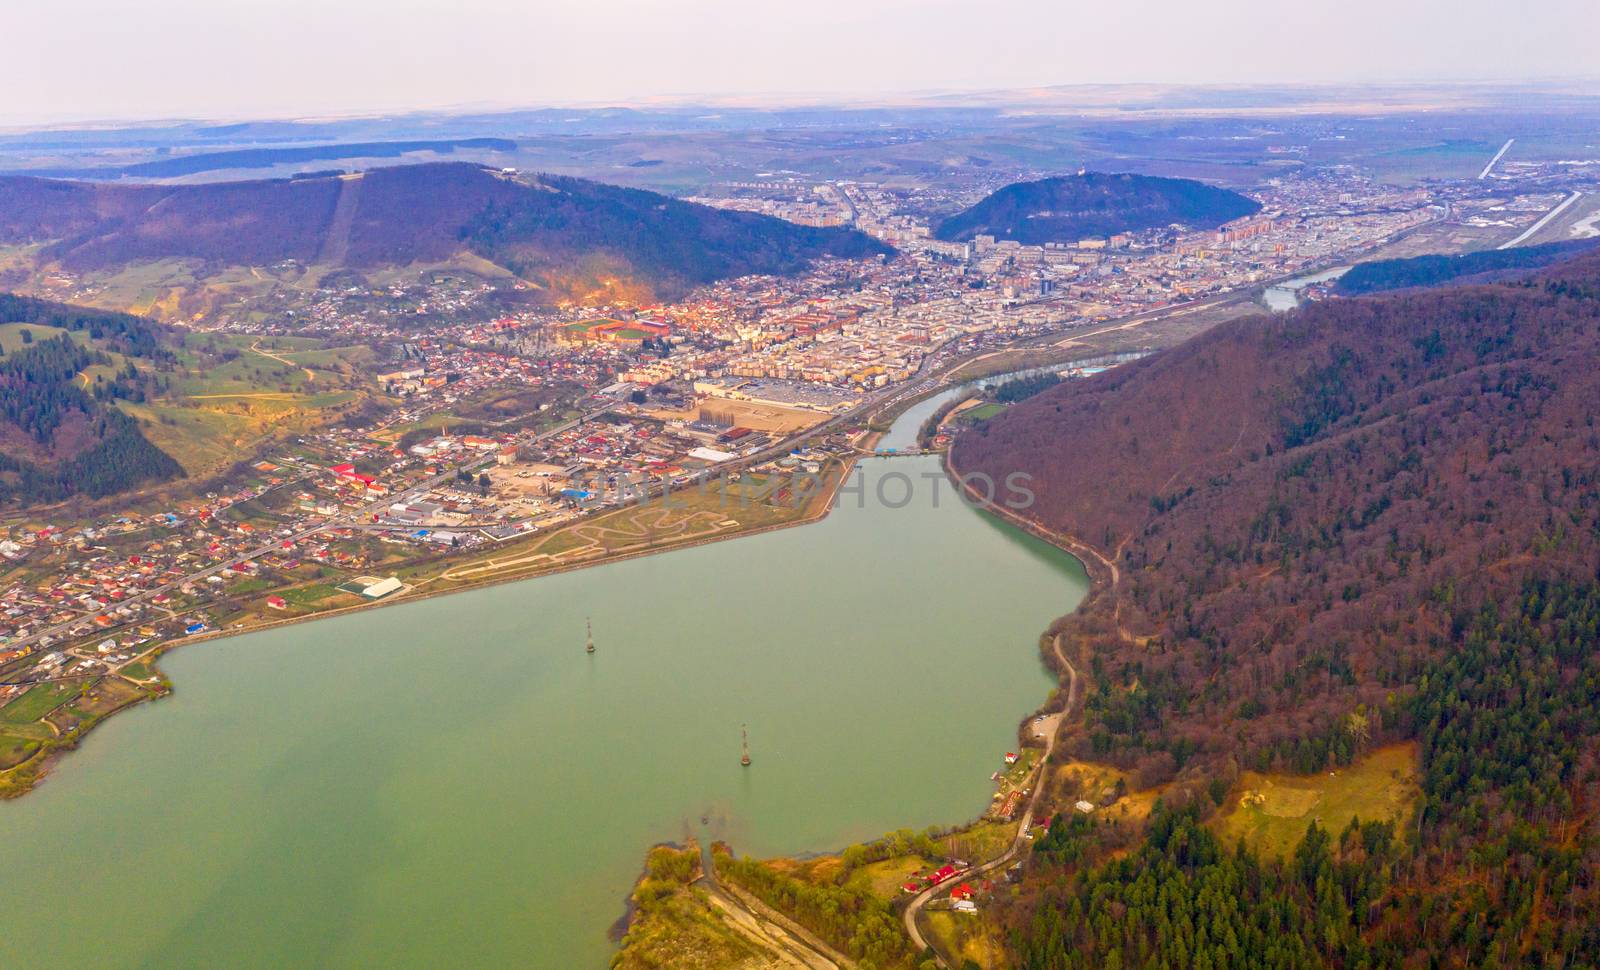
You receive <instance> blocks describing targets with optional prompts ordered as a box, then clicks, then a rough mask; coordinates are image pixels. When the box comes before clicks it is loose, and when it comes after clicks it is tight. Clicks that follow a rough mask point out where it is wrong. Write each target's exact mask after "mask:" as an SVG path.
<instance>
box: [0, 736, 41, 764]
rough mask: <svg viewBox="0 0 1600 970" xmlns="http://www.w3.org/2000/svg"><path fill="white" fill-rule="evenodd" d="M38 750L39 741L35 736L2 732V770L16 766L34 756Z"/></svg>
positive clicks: (0, 740) (0, 762)
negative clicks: (19, 735) (20, 735)
mask: <svg viewBox="0 0 1600 970" xmlns="http://www.w3.org/2000/svg"><path fill="white" fill-rule="evenodd" d="M38 750H39V741H38V740H37V739H35V738H24V737H18V736H17V735H14V734H10V733H0V771H4V770H5V769H7V768H15V767H16V766H17V765H20V764H22V763H23V762H24V761H27V760H28V759H29V758H31V757H33V756H34V754H35V753H36V752H37V751H38Z"/></svg>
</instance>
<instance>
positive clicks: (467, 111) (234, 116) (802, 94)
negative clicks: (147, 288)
mask: <svg viewBox="0 0 1600 970" xmlns="http://www.w3.org/2000/svg"><path fill="white" fill-rule="evenodd" d="M1578 86H1592V88H1591V89H1590V90H1563V89H1564V88H1574V87H1578ZM1528 88H1531V89H1535V90H1540V91H1541V92H1542V93H1548V94H1551V95H1559V94H1568V95H1571V96H1575V97H1593V98H1595V99H1596V101H1597V103H1600V72H1596V73H1593V74H1569V75H1545V76H1529V77H1436V78H1388V79H1373V80H1346V81H1340V80H1292V81H1236V82H1214V81H1206V82H1161V81H1135V80H1129V81H1106V82H1093V81H1085V82H1067V83H1061V84H1046V85H1036V86H1031V87H995V88H918V89H904V90H896V91H880V92H867V91H857V92H850V91H802V90H793V91H772V92H761V93H758V94H738V93H735V92H732V91H720V92H717V91H706V92H682V93H663V94H654V95H640V96H634V97H617V98H596V99H593V100H579V99H573V100H551V101H527V102H518V101H492V100H486V101H465V102H456V103H439V104H420V105H416V106H411V107H405V106H396V107H360V106H352V107H349V108H345V109H338V110H327V111H305V112H295V111H291V110H283V111H278V112H273V111H263V112H250V111H238V112H220V113H213V114H205V113H195V114H168V115H145V114H129V115H103V116H90V115H84V116H57V117H44V116H33V117H30V116H25V115H19V116H8V115H7V114H5V113H3V112H4V109H3V108H0V133H18V132H31V131H49V130H97V129H105V130H116V129H122V128H129V127H140V126H152V127H169V126H173V127H175V126H182V125H187V124H251V123H258V124H269V123H282V124H315V123H330V122H343V121H361V120H369V119H384V118H414V117H428V116H442V117H462V116H471V115H480V114H481V115H514V114H522V113H534V112H542V111H577V112H590V113H593V112H603V111H607V110H619V111H626V110H633V111H644V112H649V111H661V112H669V111H674V110H692V109H695V108H707V109H717V110H725V111H793V110H805V109H835V110H841V111H867V110H875V109H877V110H974V109H980V110H981V109H989V110H994V111H1001V112H1003V111H1007V110H1013V111H1015V110H1024V111H1028V112H1037V113H1039V114H1042V115H1049V114H1059V115H1063V116H1072V115H1086V114H1095V113H1100V112H1105V111H1116V112H1118V113H1120V114H1123V115H1125V116H1129V117H1136V116H1140V115H1144V116H1162V115H1185V114H1195V113H1205V114H1216V115H1250V114H1259V113H1261V112H1263V111H1268V110H1273V111H1280V112H1289V113H1293V112H1296V111H1301V112H1303V111H1305V110H1310V109H1316V108H1321V107H1324V106H1323V105H1322V104H1320V103H1319V102H1315V101H1307V102H1305V103H1303V104H1302V105H1299V106H1291V107H1284V106H1281V105H1280V106H1270V107H1269V106H1265V105H1262V106H1247V105H1211V106H1205V105H1190V106H1184V107H1181V108H1179V107H1170V106H1169V107H1160V106H1149V107H1139V108H1135V109H1128V108H1125V107H1123V106H1120V105H1094V104H1089V103H1084V102H1077V103H1074V102H1071V101H1070V100H1069V101H1056V102H1048V101H1041V100H1040V98H1039V96H1040V95H1044V94H1046V93H1060V94H1064V95H1070V94H1071V93H1073V92H1089V91H1106V90H1128V91H1132V90H1140V91H1148V92H1170V93H1179V92H1206V91H1215V92H1224V91H1228V92H1247V91H1260V92H1273V91H1276V92H1288V93H1292V92H1306V93H1308V94H1309V93H1313V92H1326V93H1334V92H1340V91H1345V92H1362V91H1368V92H1399V91H1404V90H1416V91H1426V90H1433V91H1448V90H1451V89H1473V90H1478V91H1481V92H1484V93H1496V92H1503V93H1511V92H1512V91H1514V90H1518V89H1528ZM1028 94H1032V95H1033V98H1032V99H1030V98H1027V97H1023V96H1024V95H1028ZM1406 107H1407V106H1406V105H1390V106H1388V110H1389V111H1391V112H1393V111H1403V110H1405V109H1406ZM1418 107H1419V108H1421V107H1446V106H1440V105H1422V106H1418ZM1457 107H1459V108H1461V109H1462V110H1467V109H1470V108H1472V107H1474V106H1473V105H1470V104H1462V105H1458V106H1457Z"/></svg>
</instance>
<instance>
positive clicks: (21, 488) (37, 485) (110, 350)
mask: <svg viewBox="0 0 1600 970" xmlns="http://www.w3.org/2000/svg"><path fill="white" fill-rule="evenodd" d="M0 322H4V323H25V324H35V325H38V326H39V327H40V330H39V333H40V334H46V333H54V334H55V335H54V336H42V337H40V338H39V339H35V338H34V331H33V330H32V329H30V328H26V327H24V328H18V329H16V330H15V331H14V334H15V336H13V335H11V334H8V339H9V340H10V341H11V344H12V345H11V346H3V347H0V507H3V506H10V505H17V504H20V505H31V504H34V503H38V502H54V501H59V500H61V499H65V498H71V497H73V496H75V495H85V496H88V497H90V498H101V497H104V496H108V495H114V494H117V493H119V492H124V491H127V490H129V489H131V488H136V487H138V486H141V485H145V484H148V483H152V482H159V481H165V480H167V479H171V478H176V477H181V476H182V475H183V469H182V468H181V467H179V465H178V463H177V462H176V461H174V460H173V459H172V458H171V457H170V456H169V455H167V454H166V453H165V452H163V451H161V450H160V449H159V448H157V447H156V446H155V445H153V444H151V443H150V442H149V440H148V439H146V438H145V436H144V433H143V432H142V431H140V429H139V425H138V422H136V421H135V420H134V419H133V418H131V417H129V416H128V415H126V414H124V413H123V412H122V411H120V410H118V409H117V408H116V407H115V406H113V404H112V403H111V402H113V401H115V400H117V399H119V398H127V399H132V400H143V399H144V395H145V394H146V393H147V392H148V389H149V384H150V381H151V380H152V379H153V378H152V375H151V372H150V371H149V370H141V369H140V368H139V367H138V366H136V365H135V364H134V363H133V361H134V360H135V359H138V360H140V361H142V362H145V363H148V364H162V363H165V362H167V361H169V360H170V358H171V354H170V351H168V350H167V349H166V347H165V346H164V344H163V342H162V340H161V338H160V331H159V329H158V328H157V327H156V326H155V325H153V324H150V323H149V322H148V321H145V320H142V319H140V318H138V317H134V316H130V315H128V314H124V313H108V312H104V311H99V310H90V309H85V308H82V307H74V306H67V305H65V304H60V303H52V302H49V301H46V300H35V299H30V298H27V297H18V296H12V295H10V294H0ZM59 331H66V332H65V333H61V332H59ZM113 354H115V355H116V360H115V361H114V359H113V357H112V355H113ZM118 361H120V366H114V364H115V363H117V362H118ZM90 368H97V369H98V373H97V374H96V377H95V379H93V380H87V379H85V376H86V371H88V370H89V369H90ZM108 376H109V379H107V377H108Z"/></svg>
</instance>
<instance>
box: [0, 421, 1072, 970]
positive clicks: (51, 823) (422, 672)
mask: <svg viewBox="0 0 1600 970" xmlns="http://www.w3.org/2000/svg"><path fill="white" fill-rule="evenodd" d="M936 403H937V402H936V401H935V402H926V403H924V404H923V405H919V406H918V407H917V408H915V409H913V411H912V412H909V413H908V414H907V415H906V416H905V417H904V418H902V419H901V422H900V424H901V425H902V427H904V426H905V425H906V424H907V422H913V423H911V424H910V425H909V427H910V430H911V431H913V432H914V430H915V427H916V424H915V423H914V422H920V420H921V416H922V415H925V414H926V413H927V412H928V411H931V410H932V408H933V407H934V406H936ZM937 472H938V462H937V459H934V458H931V457H921V458H891V459H874V460H870V461H867V462H864V463H863V464H862V465H860V466H858V469H857V471H856V472H855V476H854V479H853V481H854V483H855V485H856V486H858V488H857V490H856V491H854V492H850V491H847V492H846V493H845V494H843V495H842V496H841V498H840V501H839V503H838V506H837V507H836V508H835V510H834V511H833V513H832V514H831V515H829V516H828V517H827V518H826V519H825V520H823V521H822V522H820V523H817V524H814V525H810V526H805V527H801V528H794V529H787V530H783V531H779V532H773V533H767V534H764V535H759V536H753V537H750V538H745V539H737V540H732V541H727V542H721V543H715V544H711V545H705V546H700V547H697V548H693V549H687V550H683V551H680V552H672V553H667V554H664V555H657V556H651V557H646V558H641V559H635V560H630V561H626V562H621V563H617V564H614V565H610V566H602V567H597V568H593V569H586V570H581V571H578V572H572V573H566V574H562V575H556V576H550V577H545V578H540V579H534V580H528V581H524V582H519V583H514V584H508V585H504V586H497V587H491V588H487V589H483V590H478V591H474V592H469V593H463V594H459V595H454V596H446V597H439V598H434V599H430V600H424V601H419V602H416V603H412V604H406V603H398V604H396V605H393V606H390V607H386V608H383V609H377V610H371V611H367V612H363V613H359V614H355V615H351V616H346V617H341V618H336V619H330V620H325V621H319V622H315V623H308V624H301V625H298V626H293V627H288V628H284V629H281V630H275V631H267V632H262V633H256V634H250V635H247V636H240V637H234V638H231V639H224V640H218V641H213V642H209V643H202V644H197V645H195V646H193V647H191V648H186V649H183V650H179V651H177V652H176V653H174V654H172V655H170V656H169V657H167V658H166V659H165V660H163V662H162V663H163V666H164V668H165V669H166V670H167V671H168V673H169V674H170V675H171V678H172V680H173V683H174V685H175V687H176V694H175V695H174V696H173V697H171V698H168V699H165V700H162V701H159V702H157V703H154V704H148V705H144V706H142V707H140V708H136V709H134V710H132V711H129V712H127V713H124V714H121V715H118V716H117V717H115V718H113V719H112V720H111V721H109V722H108V723H107V724H105V725H104V726H103V727H101V728H100V729H99V730H97V731H96V732H95V733H94V734H92V735H91V736H90V738H89V739H88V741H87V742H86V743H85V744H84V745H83V747H82V749H81V750H79V751H78V752H75V753H73V754H71V755H69V756H68V757H67V758H66V759H65V760H64V761H62V762H61V763H60V764H59V765H58V766H57V768H56V770H55V772H54V773H53V774H52V775H51V776H50V777H49V779H48V780H47V781H46V782H45V783H44V784H43V785H42V786H41V787H40V788H39V790H37V791H36V792H34V793H33V794H31V795H28V796H27V797H25V798H23V799H21V800H19V801H15V802H11V803H0V873H3V874H4V882H5V885H6V887H7V890H8V891H7V893H6V910H7V912H6V919H5V921H4V923H3V928H0V967H6V968H29V967H97V968H104V967H289V966H295V967H300V966H317V967H444V966H451V967H491V966H492V967H501V966H523V967H540V968H543V967H551V968H567V967H579V968H582V967H603V966H604V965H605V963H606V961H607V960H608V958H609V956H610V954H611V952H612V951H613V946H614V945H613V944H612V943H610V942H609V941H608V939H607V930H608V928H609V927H610V926H611V924H612V923H613V922H614V921H615V920H616V919H617V918H618V917H619V916H620V915H621V913H622V911H623V905H624V901H625V898H626V895H627V893H628V891H629V889H630V887H631V885H632V882H633V880H634V878H635V877H636V875H637V873H638V871H639V868H640V865H641V862H642V859H643V855H644V851H645V849H646V848H647V847H648V846H650V845H651V844H653V843H655V842H658V841H663V840H679V839H681V838H682V837H683V836H684V835H685V834H686V833H693V834H696V835H700V836H702V837H703V836H705V835H710V836H712V837H720V838H725V839H728V840H729V841H731V842H732V843H733V844H734V846H735V848H736V849H737V850H738V851H740V852H745V853H753V854H757V855H769V854H780V853H800V852H808V851H820V850H826V849H831V848H837V847H840V846H843V845H845V844H848V843H850V842H853V841H858V840H862V839H866V838H870V837H872V836H875V835H878V834H881V833H883V832H885V831H888V830H891V829H894V828H897V827H902V826H906V827H922V826H926V825H929V824H950V823H955V822H959V821H963V820H965V819H968V818H970V817H972V816H974V815H976V814H978V813H979V812H981V811H982V810H983V808H984V807H985V805H986V804H987V802H988V798H989V794H990V792H991V786H990V783H989V781H988V777H989V774H990V772H992V771H994V770H995V769H996V768H998V767H1000V760H1001V756H1002V755H1003V754H1004V753H1005V751H1006V750H1007V749H1009V748H1011V747H1013V745H1014V737H1015V733H1014V732H1015V728H1016V724H1017V722H1018V720H1019V719H1020V718H1021V717H1022V716H1023V715H1024V714H1025V713H1026V712H1027V711H1029V710H1030V709H1032V708H1033V707H1034V706H1036V705H1037V704H1038V703H1039V702H1040V701H1041V700H1042V699H1043V698H1044V696H1045V694H1046V692H1047V691H1048V690H1049V688H1050V686H1051V682H1050V680H1049V678H1048V677H1047V676H1046V674H1045V672H1044V670H1043V669H1042V667H1041V666H1040V663H1039V661H1038V658H1037V652H1036V639H1037V636H1038V634H1039V632H1040V631H1041V630H1043V629H1044V627H1045V626H1046V625H1047V624H1048V623H1049V622H1050V621H1051V620H1052V619H1053V618H1055V617H1056V616H1059V615H1060V614H1062V613H1065V612H1067V611H1069V610H1070V609H1072V608H1073V607H1074V606H1075V605H1076V604H1077V603H1078V601H1079V600H1080V599H1081V597H1082V595H1083V594H1084V592H1085V589H1086V580H1085V578H1084V574H1083V571H1082V569H1081V567H1080V566H1079V565H1078V564H1077V562H1076V561H1074V560H1072V559H1071V558H1070V557H1068V556H1066V555H1064V554H1062V553H1060V552H1059V551H1057V550H1055V549H1053V548H1051V547H1049V546H1047V545H1045V544H1043V543H1041V542H1039V541H1037V540H1035V539H1032V538H1030V537H1028V536H1025V535H1023V534H1021V533H1019V532H1017V531H1015V530H1013V529H1011V528H1010V527H1008V526H1005V525H1003V524H1001V523H999V522H997V521H996V520H994V519H992V518H990V517H988V516H986V515H982V514H979V513H977V512H975V511H972V510H970V509H968V508H966V507H965V506H963V505H961V504H960V503H959V502H957V501H956V500H955V498H954V495H953V493H952V491H951V489H950V486H949V485H948V483H945V482H942V481H941V482H938V483H937V485H935V484H934V483H933V482H932V481H930V480H929V479H927V478H924V477H923V476H924V475H928V476H933V477H937ZM885 476H889V477H887V478H886V477H885ZM900 476H904V477H905V478H908V479H912V480H914V481H915V483H916V485H917V487H916V489H915V490H914V491H913V493H912V496H913V497H912V500H911V502H910V504H907V505H905V506H904V507H901V508H893V507H890V506H891V505H899V504H900V502H901V497H902V495H903V494H904V493H905V491H906V490H905V487H904V484H903V483H902V481H901V478H900ZM880 482H881V483H882V484H883V486H884V488H883V492H882V496H881V497H882V498H885V499H887V500H888V504H885V503H884V502H881V501H879V498H880V495H879V491H878V484H879V483H880ZM935 489H937V491H935ZM586 617H593V621H594V635H595V640H596V642H597V644H598V648H599V649H598V651H597V652H596V653H595V654H594V655H592V656H590V655H587V654H585V653H584V650H583V642H584V620H585V618H586ZM741 724H748V725H749V731H750V744H751V749H752V753H753V756H754V764H753V765H752V766H751V767H749V768H741V767H740V765H739V728H740V725H741ZM702 817H705V818H708V819H709V820H710V822H709V825H702V824H701V819H702Z"/></svg>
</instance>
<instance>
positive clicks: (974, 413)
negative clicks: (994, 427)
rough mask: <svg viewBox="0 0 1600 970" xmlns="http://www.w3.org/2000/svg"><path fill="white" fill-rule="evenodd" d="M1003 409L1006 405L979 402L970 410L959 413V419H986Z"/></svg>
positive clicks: (972, 420)
mask: <svg viewBox="0 0 1600 970" xmlns="http://www.w3.org/2000/svg"><path fill="white" fill-rule="evenodd" d="M1005 409H1006V406H1005V405H1004V404H995V403H993V402H991V403H989V404H980V405H978V406H977V407H975V408H973V409H971V410H970V411H967V412H965V413H963V414H962V415H961V420H963V421H971V422H978V421H987V420H989V419H990V418H992V417H994V416H995V415H997V414H999V413H1001V412H1002V411H1004V410H1005Z"/></svg>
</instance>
